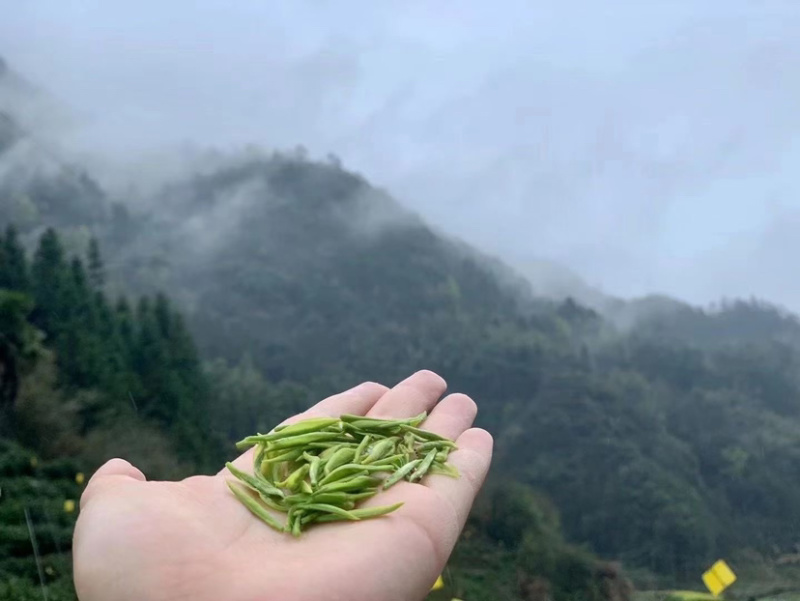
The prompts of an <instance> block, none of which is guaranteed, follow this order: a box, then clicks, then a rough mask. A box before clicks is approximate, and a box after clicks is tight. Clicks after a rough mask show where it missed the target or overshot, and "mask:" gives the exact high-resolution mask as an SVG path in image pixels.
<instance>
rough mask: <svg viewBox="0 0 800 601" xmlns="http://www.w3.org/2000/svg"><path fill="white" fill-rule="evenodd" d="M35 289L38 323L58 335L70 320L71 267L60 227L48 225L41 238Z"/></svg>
mask: <svg viewBox="0 0 800 601" xmlns="http://www.w3.org/2000/svg"><path fill="white" fill-rule="evenodd" d="M31 273H32V278H31V279H32V289H33V296H34V300H35V301H36V310H35V311H34V316H33V318H34V323H35V324H36V325H37V326H38V327H39V328H41V329H42V330H44V331H45V332H46V333H47V334H48V335H55V334H57V333H58V331H59V328H60V327H62V326H63V325H64V323H65V322H66V321H67V312H68V311H69V304H68V299H67V298H66V296H67V294H66V293H67V288H68V287H69V284H70V282H69V280H70V278H69V270H68V268H67V265H66V263H65V260H64V249H63V247H62V245H61V241H60V239H59V237H58V234H57V233H56V231H55V230H54V229H52V228H50V229H48V230H47V231H46V232H45V233H44V234H43V235H42V237H41V239H40V240H39V247H38V248H37V249H36V253H35V255H34V258H33V268H32V270H31Z"/></svg>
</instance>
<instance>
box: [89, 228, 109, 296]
mask: <svg viewBox="0 0 800 601" xmlns="http://www.w3.org/2000/svg"><path fill="white" fill-rule="evenodd" d="M88 261H89V283H90V284H91V285H92V288H95V289H97V290H99V289H102V288H103V286H104V285H105V283H106V268H105V264H104V263H103V257H102V255H101V254H100V243H99V242H98V241H97V238H92V239H91V241H90V242H89V256H88Z"/></svg>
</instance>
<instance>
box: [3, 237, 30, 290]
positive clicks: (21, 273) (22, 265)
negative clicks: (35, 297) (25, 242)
mask: <svg viewBox="0 0 800 601" xmlns="http://www.w3.org/2000/svg"><path fill="white" fill-rule="evenodd" d="M29 287H30V278H29V275H28V261H27V258H26V257H25V249H24V248H23V247H22V244H21V243H20V241H19V235H18V233H17V230H16V228H15V227H14V226H9V227H8V229H7V230H6V235H5V238H4V239H3V240H2V244H0V288H8V289H10V290H19V291H21V292H27V291H28V289H29Z"/></svg>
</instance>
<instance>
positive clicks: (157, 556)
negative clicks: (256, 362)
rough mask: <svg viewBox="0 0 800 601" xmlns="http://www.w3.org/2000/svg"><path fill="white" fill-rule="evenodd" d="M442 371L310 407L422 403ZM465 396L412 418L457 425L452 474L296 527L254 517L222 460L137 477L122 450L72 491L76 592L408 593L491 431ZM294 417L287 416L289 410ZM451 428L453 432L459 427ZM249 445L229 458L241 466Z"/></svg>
mask: <svg viewBox="0 0 800 601" xmlns="http://www.w3.org/2000/svg"><path fill="white" fill-rule="evenodd" d="M444 386H445V385H444V382H443V381H442V380H441V378H439V377H438V376H435V375H434V374H431V373H429V372H420V373H418V374H415V375H414V376H412V377H411V378H409V379H408V380H406V381H405V382H403V383H401V384H400V385H398V386H397V387H395V388H394V389H392V390H391V391H388V392H387V391H386V389H385V388H384V387H382V386H378V385H375V384H372V385H364V386H361V387H358V388H355V389H353V390H351V391H348V392H346V393H342V394H341V395H337V396H335V397H331V398H329V399H326V400H325V401H322V402H321V403H319V404H317V405H316V406H315V407H313V408H312V409H311V410H309V411H308V412H306V413H305V414H303V415H302V416H297V417H296V418H294V419H300V418H304V417H309V416H311V415H338V414H341V413H367V414H369V415H376V416H382V417H387V416H391V417H407V416H411V415H415V414H416V413H418V412H419V411H422V410H430V409H431V407H432V406H433V405H434V404H435V403H436V401H437V400H438V398H439V396H440V395H441V394H442V392H443V391H444ZM475 411H476V410H475V404H474V403H473V402H472V401H471V400H470V399H469V398H468V397H465V396H463V395H451V396H449V397H447V398H446V399H444V400H443V401H442V402H441V403H439V404H438V405H437V406H436V408H435V409H434V411H433V412H432V413H431V414H430V417H429V418H428V420H427V421H426V423H425V424H424V426H425V427H427V428H430V429H431V430H434V431H437V432H439V433H441V434H443V435H446V436H449V437H452V438H456V437H458V441H457V442H458V445H459V449H460V450H458V451H456V452H454V453H452V454H451V462H452V463H454V464H455V465H456V466H457V467H458V469H459V470H460V471H461V474H462V475H461V477H460V478H459V479H457V480H456V479H451V478H448V477H446V476H430V477H427V478H426V481H425V484H424V485H423V484H410V483H407V482H401V483H399V484H398V485H396V486H394V487H393V488H391V489H390V490H388V491H386V492H385V493H382V494H381V495H379V496H377V497H376V498H374V499H370V501H369V502H367V503H366V506H369V505H386V504H392V503H396V502H399V501H403V502H404V503H405V504H404V506H403V507H402V508H401V509H400V510H398V511H397V512H395V513H394V514H391V515H389V516H386V517H382V518H377V519H373V520H365V521H363V522H359V523H331V524H325V525H319V526H316V527H313V528H310V529H309V530H307V531H306V532H304V533H303V536H302V537H301V538H299V539H295V538H293V537H290V536H288V535H285V534H281V533H278V532H276V531H274V530H272V529H271V528H269V527H267V526H266V525H265V524H263V523H262V522H260V521H259V520H257V519H255V518H254V517H253V516H252V515H251V514H250V513H249V511H248V510H247V509H246V508H244V507H243V506H242V505H241V503H239V502H238V501H237V500H236V499H235V498H234V497H233V496H232V495H231V493H230V491H229V490H228V488H227V486H226V484H225V481H226V479H228V476H227V475H226V473H225V472H224V471H223V472H221V473H220V474H218V475H216V476H197V477H193V478H189V479H187V480H184V481H182V482H146V481H144V477H143V476H142V475H141V473H140V472H139V471H138V470H136V468H133V467H132V466H130V465H129V464H127V463H126V462H123V461H121V460H113V461H112V462H109V463H108V464H106V465H105V466H104V467H103V468H101V469H100V470H98V472H97V474H95V476H94V477H93V478H92V481H91V482H90V483H89V486H87V490H86V493H85V494H84V498H83V499H82V500H81V503H82V512H81V516H80V519H79V521H78V525H77V528H76V534H75V544H74V556H75V581H76V587H77V590H78V594H79V597H80V599H81V601H94V600H97V601H100V600H102V601H128V600H130V601H133V600H137V601H141V600H147V601H150V600H153V601H162V600H163V601H172V600H178V599H193V600H200V601H202V600H205V599H208V600H209V601H211V600H213V601H222V600H224V601H270V600H272V599H276V600H281V601H283V600H286V601H311V600H314V601H327V600H330V601H333V600H342V601H344V600H347V601H359V600H364V601H367V600H368V601H381V600H386V601H389V600H391V601H402V600H408V601H419V600H421V599H423V598H424V597H425V595H426V593H427V592H428V590H430V586H431V584H432V583H433V581H434V580H435V578H436V576H437V575H438V574H439V573H440V572H441V570H442V568H443V566H444V564H445V563H446V561H447V558H448V557H449V555H450V552H451V551H452V549H453V546H454V545H455V542H456V540H457V538H458V535H459V533H460V531H461V529H462V528H463V525H464V521H465V520H466V516H467V513H468V512H469V509H470V507H471V504H472V501H473V499H474V496H475V494H476V493H477V491H478V489H479V488H480V485H481V484H482V482H483V479H484V477H485V474H486V471H487V469H488V466H489V461H490V458H491V447H492V441H491V437H490V436H489V435H488V434H487V433H486V432H484V431H483V430H478V429H468V428H469V426H470V425H471V423H472V421H473V419H474V416H475ZM294 419H293V420H292V421H294ZM459 435H460V436H459ZM251 461H252V460H251V454H250V453H246V454H245V455H244V456H242V457H240V458H239V459H237V461H236V463H237V465H238V466H239V467H240V468H241V469H247V468H248V467H249V466H250V465H251Z"/></svg>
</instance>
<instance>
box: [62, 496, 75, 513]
mask: <svg viewBox="0 0 800 601" xmlns="http://www.w3.org/2000/svg"><path fill="white" fill-rule="evenodd" d="M64 511H65V512H66V513H72V512H73V511H75V501H73V500H72V499H67V500H66V501H64Z"/></svg>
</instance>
